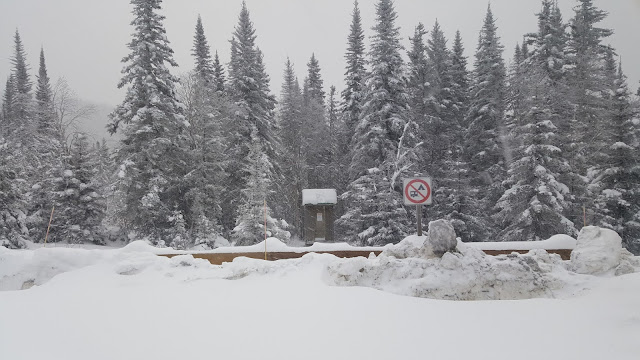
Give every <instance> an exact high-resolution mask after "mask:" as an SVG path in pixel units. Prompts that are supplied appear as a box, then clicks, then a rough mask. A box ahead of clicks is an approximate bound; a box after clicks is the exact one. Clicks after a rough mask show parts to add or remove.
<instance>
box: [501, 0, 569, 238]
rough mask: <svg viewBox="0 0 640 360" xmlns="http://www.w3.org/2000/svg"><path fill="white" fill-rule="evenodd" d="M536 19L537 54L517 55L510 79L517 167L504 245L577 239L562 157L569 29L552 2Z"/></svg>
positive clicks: (505, 210)
mask: <svg viewBox="0 0 640 360" xmlns="http://www.w3.org/2000/svg"><path fill="white" fill-rule="evenodd" d="M537 17H538V32H537V33H534V34H529V35H528V36H527V38H528V39H527V41H528V42H530V43H531V44H532V45H533V49H532V50H531V51H530V52H529V54H528V57H526V58H525V57H524V55H523V54H522V53H521V52H519V53H517V54H516V59H515V60H514V64H513V66H512V69H511V73H510V81H509V82H510V84H509V90H510V94H511V96H510V97H509V106H508V108H509V113H510V118H509V121H510V122H509V124H508V125H509V130H510V133H511V139H512V141H511V142H510V147H511V148H512V151H511V154H510V157H511V158H512V161H510V162H509V164H508V177H507V179H506V180H505V182H504V184H505V185H506V186H507V187H508V189H507V190H506V191H505V193H504V194H503V196H502V197H501V199H500V200H499V202H498V205H497V208H498V209H500V212H499V213H498V214H497V215H496V221H497V222H498V223H499V224H500V225H501V228H502V231H501V233H500V235H499V239H500V240H503V241H513V240H525V241H526V240H544V239H547V238H549V237H550V236H552V235H554V234H568V235H572V236H575V235H576V234H577V231H576V229H575V227H574V224H573V222H572V221H571V220H570V219H569V218H567V217H566V215H565V214H567V213H568V212H569V210H570V207H571V204H572V203H571V200H572V194H571V189H570V187H569V185H568V184H567V183H566V181H570V180H571V177H570V176H569V173H570V164H569V162H568V161H567V160H566V158H565V156H564V155H563V147H564V146H565V144H566V143H567V137H566V136H567V134H566V130H567V127H566V125H565V124H566V122H567V120H566V117H565V115H566V112H565V109H566V106H565V103H564V101H565V100H564V99H566V97H567V96H566V94H567V92H566V85H565V80H564V73H563V64H564V53H563V49H564V40H563V36H564V35H563V34H564V30H563V29H564V27H563V25H562V20H561V19H562V18H561V16H560V14H559V10H557V8H555V7H554V4H553V3H552V2H551V1H547V0H544V1H543V2H542V10H541V12H540V13H538V14H537ZM563 129H564V130H565V131H563Z"/></svg>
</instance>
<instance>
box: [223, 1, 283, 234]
mask: <svg viewBox="0 0 640 360" xmlns="http://www.w3.org/2000/svg"><path fill="white" fill-rule="evenodd" d="M255 40H256V34H255V29H254V26H253V23H252V22H251V19H250V16H249V10H248V9H247V6H246V4H245V3H244V2H243V3H242V9H241V11H240V15H239V18H238V25H237V26H236V28H235V31H234V33H233V38H232V39H231V60H230V62H229V76H228V92H229V96H230V99H231V100H232V101H233V102H234V103H235V105H236V106H237V107H238V111H237V115H236V118H235V119H234V120H233V121H232V122H231V123H230V125H229V129H228V130H229V138H228V149H227V151H226V154H227V156H228V158H229V163H228V166H227V172H228V173H229V176H230V177H229V183H230V184H233V186H231V187H230V188H229V189H228V194H229V196H230V201H228V202H225V207H224V208H223V212H224V213H225V214H229V215H231V216H232V217H235V216H238V215H241V214H240V213H237V211H238V206H239V204H238V202H237V200H236V199H239V198H240V196H241V192H240V191H241V190H242V189H244V188H246V183H247V181H248V177H249V173H248V172H247V171H246V167H245V166H244V164H245V160H246V158H247V156H248V154H249V148H250V147H251V144H252V135H251V134H252V131H253V130H254V129H255V130H256V131H257V135H256V136H257V137H258V139H259V140H260V142H261V147H260V148H261V149H262V150H263V151H265V154H266V155H267V158H268V159H269V161H270V162H271V164H273V165H274V166H277V164H278V162H277V153H276V149H277V148H278V139H277V126H276V122H275V118H274V109H275V103H276V102H275V98H274V97H273V96H272V95H271V94H270V93H269V77H268V75H267V74H266V72H265V68H264V63H263V60H262V56H263V55H262V52H261V51H260V49H258V47H257V46H256V43H255ZM232 223H237V221H234V219H233V218H229V219H227V220H226V221H225V226H231V228H233V225H232Z"/></svg>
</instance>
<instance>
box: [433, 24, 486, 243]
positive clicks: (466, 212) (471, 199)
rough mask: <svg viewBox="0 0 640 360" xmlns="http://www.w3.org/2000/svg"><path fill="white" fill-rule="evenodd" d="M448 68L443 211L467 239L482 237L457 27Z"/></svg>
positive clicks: (465, 77) (464, 61) (464, 60)
mask: <svg viewBox="0 0 640 360" xmlns="http://www.w3.org/2000/svg"><path fill="white" fill-rule="evenodd" d="M448 72H449V76H450V79H451V80H450V81H451V92H450V97H451V103H450V104H449V106H448V111H447V113H448V120H447V126H448V127H449V133H450V142H449V146H448V150H447V153H446V156H445V158H444V159H443V160H444V171H445V175H444V177H443V179H441V180H440V181H439V186H445V187H446V188H448V189H449V191H447V192H446V194H448V195H447V196H446V197H444V198H443V199H441V202H442V204H441V207H442V209H443V210H442V213H443V214H444V218H446V219H448V220H449V221H451V224H452V225H453V227H454V228H455V230H456V234H457V235H458V236H460V237H461V238H462V240H463V241H479V240H481V239H480V237H479V236H480V235H481V234H483V233H484V231H485V226H486V224H485V223H484V221H483V217H482V216H476V215H474V214H473V210H474V209H477V208H478V207H479V206H478V205H477V204H476V200H475V199H476V198H475V196H474V191H473V188H472V187H471V186H470V176H469V175H470V174H469V164H468V163H467V161H466V159H465V156H464V141H463V140H464V139H465V128H464V124H465V121H464V120H465V115H466V113H467V109H468V106H469V72H468V70H467V58H466V57H465V56H464V46H463V44H462V36H461V35H460V31H456V36H455V38H454V42H453V47H452V49H451V66H450V68H449V71H448ZM443 180H446V181H443Z"/></svg>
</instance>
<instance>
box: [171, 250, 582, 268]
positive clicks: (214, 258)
mask: <svg viewBox="0 0 640 360" xmlns="http://www.w3.org/2000/svg"><path fill="white" fill-rule="evenodd" d="M312 252H313V253H316V254H332V255H334V256H337V257H339V258H354V257H359V256H362V257H369V254H371V253H373V254H374V255H375V256H378V255H380V253H381V251H379V250H375V251H366V250H357V251H353V250H342V251H304V252H268V253H267V260H269V261H275V260H284V259H297V258H301V257H303V256H304V255H306V254H309V253H312ZM484 252H485V253H486V254H487V255H493V256H496V255H503V254H511V253H512V252H517V253H520V254H526V253H527V252H529V250H484ZM547 252H548V253H550V254H558V255H560V257H561V258H562V259H563V260H569V259H570V258H571V250H570V249H557V250H547ZM178 255H191V256H193V257H194V258H196V259H205V260H208V261H209V262H210V263H212V264H213V265H222V263H225V262H232V261H233V259H235V258H237V257H247V258H251V259H260V260H264V252H244V253H242V252H241V253H195V254H162V255H160V256H166V257H169V258H171V257H174V256H178Z"/></svg>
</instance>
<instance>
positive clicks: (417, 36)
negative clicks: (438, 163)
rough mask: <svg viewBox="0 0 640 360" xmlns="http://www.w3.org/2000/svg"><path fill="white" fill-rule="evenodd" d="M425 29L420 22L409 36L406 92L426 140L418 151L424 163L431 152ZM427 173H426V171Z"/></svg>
mask: <svg viewBox="0 0 640 360" xmlns="http://www.w3.org/2000/svg"><path fill="white" fill-rule="evenodd" d="M426 34H427V31H426V30H425V28H424V25H422V23H420V24H418V26H416V28H415V30H414V33H413V37H410V38H409V40H410V41H411V49H410V50H409V52H408V56H409V64H408V71H407V72H408V79H407V88H408V90H407V92H408V93H409V105H410V108H411V117H412V119H413V121H415V122H416V123H417V124H418V126H419V134H420V137H421V138H422V139H424V140H426V141H423V142H424V146H423V147H422V149H421V150H422V151H420V155H421V157H422V159H424V162H425V163H429V162H431V160H432V158H431V153H430V151H429V150H428V149H427V146H429V145H430V144H431V141H432V139H431V137H430V134H429V133H428V132H427V129H429V124H430V111H429V97H430V89H431V84H430V83H429V60H428V58H427V50H426V45H425V42H424V36H425V35H426ZM427 174H428V173H427Z"/></svg>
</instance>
